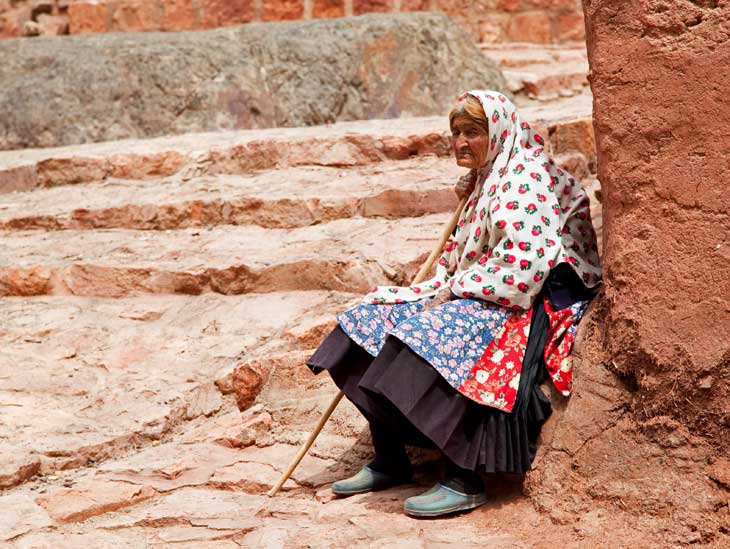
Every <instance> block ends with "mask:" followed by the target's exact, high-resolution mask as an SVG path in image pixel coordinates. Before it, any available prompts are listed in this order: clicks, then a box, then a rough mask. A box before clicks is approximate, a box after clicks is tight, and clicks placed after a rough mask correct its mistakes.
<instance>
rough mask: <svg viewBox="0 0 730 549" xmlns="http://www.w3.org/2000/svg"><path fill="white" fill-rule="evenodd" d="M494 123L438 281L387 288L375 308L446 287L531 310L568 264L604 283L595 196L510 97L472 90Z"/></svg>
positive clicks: (377, 292)
mask: <svg viewBox="0 0 730 549" xmlns="http://www.w3.org/2000/svg"><path fill="white" fill-rule="evenodd" d="M469 94H470V95H473V96H474V97H476V98H477V99H479V101H480V102H481V104H482V107H483V108H484V111H485V113H487V115H488V117H489V120H490V124H489V133H490V143H492V144H494V147H491V146H490V151H489V153H488V156H487V164H486V165H485V168H484V169H483V170H482V172H481V174H480V177H479V180H478V182H477V185H476V187H475V189H474V191H473V193H472V195H471V197H470V199H469V201H468V203H467V205H466V206H465V208H464V211H463V212H462V215H461V218H460V220H459V223H458V225H457V227H456V234H455V237H454V238H452V239H450V241H449V242H448V243H447V245H446V246H445V248H444V253H443V254H442V255H441V257H440V259H439V261H438V266H437V269H436V276H435V277H434V278H432V279H431V280H428V281H426V282H423V283H421V284H417V285H414V286H410V287H397V286H381V287H378V288H375V289H374V290H373V291H372V292H371V293H370V294H368V295H367V296H365V301H366V302H368V303H375V304H378V303H396V302H404V301H418V300H419V299H422V298H424V297H429V296H433V295H434V294H436V293H438V292H439V291H440V290H442V289H443V288H445V287H449V288H450V289H451V291H452V292H453V293H454V294H456V295H458V296H460V297H467V298H478V299H483V300H486V301H491V302H493V303H496V304H498V305H502V306H505V307H511V308H514V309H522V310H526V309H529V308H530V306H531V304H532V301H533V299H534V298H535V296H536V295H537V294H538V293H539V291H540V289H541V287H542V285H543V282H544V280H545V278H546V276H547V274H548V273H549V271H550V269H552V268H553V267H555V266H556V265H557V264H558V263H568V264H569V265H570V266H571V267H572V268H573V269H574V270H575V271H576V272H577V273H578V275H579V276H580V277H581V279H582V280H583V281H584V282H585V284H586V285H587V286H589V287H592V286H595V285H596V284H598V283H599V282H600V278H601V270H600V266H599V260H598V254H597V246H596V237H595V232H594V230H593V227H592V224H591V220H590V211H589V203H588V197H587V195H586V193H585V191H584V190H583V189H582V188H581V186H580V184H579V183H578V181H576V179H575V178H573V177H572V176H571V175H570V174H568V173H567V172H565V171H564V170H563V169H562V168H560V167H558V166H556V165H555V163H554V161H553V160H552V159H551V158H550V157H549V156H548V155H547V153H546V152H545V150H544V147H543V145H544V140H543V139H542V137H541V136H540V135H538V134H537V133H535V132H534V131H533V130H532V128H531V127H530V125H529V124H527V123H526V122H521V121H520V117H519V115H518V113H517V111H516V108H515V106H514V105H513V104H512V103H511V102H510V101H509V100H508V99H507V98H506V97H504V96H503V95H502V94H500V93H498V92H489V91H479V90H476V91H471V92H469Z"/></svg>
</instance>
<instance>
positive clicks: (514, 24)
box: [507, 11, 552, 44]
mask: <svg viewBox="0 0 730 549" xmlns="http://www.w3.org/2000/svg"><path fill="white" fill-rule="evenodd" d="M507 38H508V39H509V40H512V41H514V42H532V43H537V44H549V43H550V42H551V41H552V30H551V24H550V19H549V18H548V17H546V16H545V13H543V12H539V11H533V12H525V13H519V14H517V15H514V16H512V18H511V19H510V21H509V24H508V25H507Z"/></svg>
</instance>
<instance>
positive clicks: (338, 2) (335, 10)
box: [312, 0, 345, 19]
mask: <svg viewBox="0 0 730 549" xmlns="http://www.w3.org/2000/svg"><path fill="white" fill-rule="evenodd" d="M344 15H345V0H314V2H313V4H312V17H314V18H316V19H320V18H325V17H344Z"/></svg>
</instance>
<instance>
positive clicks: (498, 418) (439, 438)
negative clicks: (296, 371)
mask: <svg viewBox="0 0 730 549" xmlns="http://www.w3.org/2000/svg"><path fill="white" fill-rule="evenodd" d="M549 280H558V277H555V276H551V277H550V279H549ZM559 286H560V285H559V284H558V286H556V285H553V284H547V283H546V286H545V288H544V291H545V292H547V293H546V294H543V293H541V294H540V295H539V296H538V297H537V299H536V300H535V305H534V310H533V315H532V321H531V326H530V335H529V338H528V342H527V349H526V351H525V358H524V361H523V364H522V372H521V376H520V386H519V389H518V398H517V402H516V403H515V407H514V410H513V411H512V412H511V413H506V412H503V411H501V410H498V409H496V408H492V407H490V406H485V405H482V404H478V403H476V402H474V401H473V400H471V399H469V398H468V397H466V396H464V395H462V394H461V393H459V392H458V391H457V390H456V389H454V388H453V387H452V386H451V385H450V384H449V383H448V382H447V381H446V380H445V379H444V378H443V377H442V376H441V374H439V373H438V372H437V371H436V370H435V369H434V368H433V367H432V366H431V365H430V364H429V363H428V362H427V361H426V360H424V359H423V358H422V357H421V356H419V355H418V354H416V353H415V352H414V351H412V350H411V348H410V347H408V346H407V345H406V344H404V343H403V342H402V341H400V340H399V339H397V338H395V337H392V336H388V337H387V339H386V341H385V345H384V346H383V348H382V349H381V351H380V352H379V353H378V355H377V357H373V356H372V355H370V354H369V353H368V352H367V351H365V350H364V349H363V348H362V347H360V346H359V345H357V344H356V343H355V342H354V341H352V340H351V339H350V338H349V337H348V336H347V334H345V332H344V331H343V330H342V329H341V328H340V327H339V326H337V327H336V328H335V329H334V330H333V331H332V333H330V334H329V336H327V338H325V340H324V341H323V342H322V344H321V345H320V346H319V348H318V349H317V350H316V352H315V353H314V355H312V357H311V358H310V359H309V360H308V361H307V365H308V366H309V367H310V368H311V369H312V371H313V372H314V373H315V374H316V373H319V372H321V371H323V370H327V371H328V372H329V374H330V375H331V376H332V379H333V381H334V382H335V384H336V385H337V387H339V388H340V390H342V392H344V393H345V396H347V398H348V399H349V400H350V401H351V402H352V403H353V404H354V405H355V406H356V407H357V408H358V409H359V410H360V412H361V413H362V414H363V415H364V416H365V417H366V418H367V419H368V420H371V421H372V420H375V421H378V422H380V423H381V424H383V425H385V426H388V427H390V428H391V429H392V430H394V431H396V432H397V433H398V434H399V436H400V437H401V439H402V440H403V441H404V443H405V444H407V445H413V446H420V447H425V448H434V447H435V448H438V449H440V450H441V451H442V452H443V454H444V455H445V456H446V457H447V458H449V459H450V460H451V461H452V462H454V463H455V464H456V465H458V466H459V467H462V468H464V469H469V470H471V471H475V472H478V473H498V472H503V473H525V472H527V471H529V470H530V466H531V464H532V460H533V458H534V457H535V451H536V442H537V438H538V435H539V434H540V430H541V428H542V425H543V424H544V423H545V421H546V420H547V418H548V417H549V416H550V413H551V411H552V409H551V406H550V401H549V400H548V399H547V397H546V396H545V394H544V393H543V392H542V390H541V389H540V383H542V382H543V381H544V380H545V379H546V378H547V372H546V371H545V366H544V361H543V350H544V347H545V341H546V339H547V329H548V318H547V314H546V313H545V309H544V306H543V305H542V296H543V295H548V297H550V294H549V292H550V291H551V290H555V289H556V288H557V287H559ZM581 286H582V284H581ZM571 294H573V295H571V296H569V298H568V299H566V298H565V296H564V295H563V296H561V297H562V299H563V301H565V302H571V301H572V302H574V301H576V300H578V299H584V298H586V294H581V293H575V292H571ZM561 305H563V306H565V303H561Z"/></svg>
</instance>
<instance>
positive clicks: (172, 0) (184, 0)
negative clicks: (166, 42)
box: [162, 0, 200, 31]
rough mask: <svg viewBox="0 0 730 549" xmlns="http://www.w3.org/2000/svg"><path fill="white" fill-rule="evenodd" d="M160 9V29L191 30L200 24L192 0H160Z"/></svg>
mask: <svg viewBox="0 0 730 549" xmlns="http://www.w3.org/2000/svg"><path fill="white" fill-rule="evenodd" d="M162 10H163V20H162V30H166V31H181V30H191V29H196V28H198V26H199V24H200V21H199V17H198V11H197V9H196V7H195V4H194V2H193V0H162Z"/></svg>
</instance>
